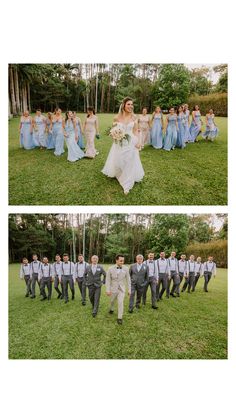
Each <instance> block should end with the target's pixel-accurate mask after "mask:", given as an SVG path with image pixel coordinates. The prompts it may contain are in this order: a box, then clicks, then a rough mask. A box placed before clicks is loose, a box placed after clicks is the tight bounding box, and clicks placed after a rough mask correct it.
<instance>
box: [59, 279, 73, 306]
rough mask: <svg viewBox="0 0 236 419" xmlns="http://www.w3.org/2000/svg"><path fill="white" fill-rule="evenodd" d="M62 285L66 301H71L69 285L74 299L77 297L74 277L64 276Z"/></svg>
mask: <svg viewBox="0 0 236 419" xmlns="http://www.w3.org/2000/svg"><path fill="white" fill-rule="evenodd" d="M62 284H63V291H64V298H65V301H68V300H69V296H68V285H69V286H70V290H71V294H72V297H74V295H75V286H74V280H73V276H72V275H62Z"/></svg>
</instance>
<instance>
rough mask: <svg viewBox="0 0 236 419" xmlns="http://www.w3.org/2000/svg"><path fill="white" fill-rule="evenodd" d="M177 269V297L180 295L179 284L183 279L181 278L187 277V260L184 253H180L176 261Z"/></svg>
mask: <svg viewBox="0 0 236 419" xmlns="http://www.w3.org/2000/svg"><path fill="white" fill-rule="evenodd" d="M178 270H179V284H178V285H177V288H176V295H177V297H179V296H180V284H181V282H182V281H183V278H185V279H186V277H187V260H186V255H181V256H180V260H179V261H178Z"/></svg>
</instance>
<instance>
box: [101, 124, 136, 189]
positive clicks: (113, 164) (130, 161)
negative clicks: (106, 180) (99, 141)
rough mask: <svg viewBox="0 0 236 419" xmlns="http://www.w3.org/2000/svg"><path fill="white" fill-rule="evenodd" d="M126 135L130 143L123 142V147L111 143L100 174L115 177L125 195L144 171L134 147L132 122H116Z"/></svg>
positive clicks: (134, 137)
mask: <svg viewBox="0 0 236 419" xmlns="http://www.w3.org/2000/svg"><path fill="white" fill-rule="evenodd" d="M117 126H121V127H122V128H123V129H124V130H125V133H126V134H129V135H130V137H131V139H130V141H129V142H128V141H126V140H124V141H123V145H122V146H121V145H119V144H116V143H115V142H113V144H112V146H111V149H110V152H109V154H108V157H107V160H106V163H105V166H104V167H103V169H102V173H103V174H104V175H106V176H109V177H116V178H117V180H118V182H119V183H120V185H121V186H122V188H123V189H124V192H125V193H128V192H129V191H130V189H132V187H133V186H134V183H135V182H140V181H141V180H142V179H143V176H144V170H143V167H142V163H141V161H140V156H139V150H138V149H137V147H135V145H136V144H138V138H137V137H136V136H135V135H134V134H133V127H134V121H131V122H129V123H128V124H123V123H121V122H118V124H117Z"/></svg>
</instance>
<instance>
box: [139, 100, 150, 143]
mask: <svg viewBox="0 0 236 419" xmlns="http://www.w3.org/2000/svg"><path fill="white" fill-rule="evenodd" d="M137 122H138V132H139V144H140V146H141V149H142V148H144V145H145V144H148V143H149V141H150V118H149V116H148V114H147V108H142V114H141V115H139V116H138V120H137Z"/></svg>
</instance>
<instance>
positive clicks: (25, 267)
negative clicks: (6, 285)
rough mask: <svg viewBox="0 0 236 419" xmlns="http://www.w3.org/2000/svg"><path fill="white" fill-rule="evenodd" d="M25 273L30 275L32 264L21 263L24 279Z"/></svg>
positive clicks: (21, 276) (21, 273)
mask: <svg viewBox="0 0 236 419" xmlns="http://www.w3.org/2000/svg"><path fill="white" fill-rule="evenodd" d="M25 275H30V264H29V263H27V264H24V263H22V264H21V267H20V279H23V278H24V276H25Z"/></svg>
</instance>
